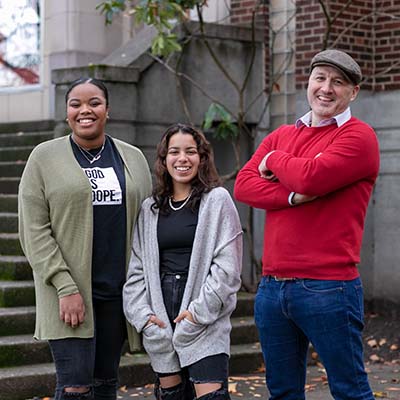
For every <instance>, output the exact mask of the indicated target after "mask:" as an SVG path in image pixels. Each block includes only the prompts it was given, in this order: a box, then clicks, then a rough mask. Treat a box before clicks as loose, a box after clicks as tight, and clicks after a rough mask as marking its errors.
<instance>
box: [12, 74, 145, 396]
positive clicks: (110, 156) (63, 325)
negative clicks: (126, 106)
mask: <svg viewBox="0 0 400 400" xmlns="http://www.w3.org/2000/svg"><path fill="white" fill-rule="evenodd" d="M66 105H67V121H68V124H69V126H70V128H71V130H72V133H71V135H68V136H65V137H61V138H57V139H53V140H50V141H48V142H44V143H42V144H40V145H39V146H37V147H36V148H35V149H34V150H33V152H32V153H31V155H30V157H29V159H28V162H27V165H26V167H25V170H24V173H23V175H22V179H21V184H20V188H19V199H18V200H19V234H20V240H21V244H22V248H23V250H24V253H25V255H26V257H27V259H28V261H29V263H30V265H31V266H32V269H33V276H34V281H35V293H36V328H35V335H34V336H35V338H37V339H41V340H48V341H49V344H50V348H51V351H52V354H53V358H54V361H55V366H56V373H57V387H56V393H55V400H63V399H66V398H71V396H73V398H74V399H95V400H100V399H109V400H111V399H112V400H114V399H116V391H117V387H118V382H117V378H118V365H119V361H120V355H121V349H122V345H123V343H124V341H125V339H126V336H127V333H128V336H129V339H130V342H131V345H132V341H133V339H134V337H133V336H132V331H131V329H130V328H129V327H128V329H127V325H126V323H125V318H124V315H123V310H122V286H123V284H124V282H125V274H126V266H127V264H128V262H129V257H130V244H131V232H132V228H133V224H134V221H135V220H136V217H137V214H138V211H139V208H140V205H141V203H142V201H143V199H145V198H146V197H147V196H149V194H150V193H151V176H150V171H149V168H148V164H147V162H146V160H145V158H144V156H143V154H142V153H141V151H140V150H139V149H137V148H135V147H133V146H131V145H129V144H127V143H124V142H122V141H120V140H117V139H112V138H111V137H110V136H108V135H106V133H105V125H106V121H107V119H108V112H109V104H108V91H107V88H106V87H105V86H104V84H103V83H102V82H101V81H99V80H96V79H91V78H83V79H79V80H77V81H75V82H73V83H72V84H71V86H70V87H69V89H68V91H67V93H66Z"/></svg>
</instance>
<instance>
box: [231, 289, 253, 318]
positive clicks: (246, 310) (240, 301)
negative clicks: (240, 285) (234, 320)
mask: <svg viewBox="0 0 400 400" xmlns="http://www.w3.org/2000/svg"><path fill="white" fill-rule="evenodd" d="M254 296H255V294H254V293H247V292H239V293H238V295H237V304H236V309H235V311H234V312H233V314H232V317H247V316H249V315H253V314H254Z"/></svg>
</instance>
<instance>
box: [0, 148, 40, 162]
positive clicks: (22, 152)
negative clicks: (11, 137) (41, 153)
mask: <svg viewBox="0 0 400 400" xmlns="http://www.w3.org/2000/svg"><path fill="white" fill-rule="evenodd" d="M34 147H35V146H11V147H2V148H0V161H20V160H21V161H25V160H27V159H28V157H29V154H31V151H32V150H33V148H34Z"/></svg>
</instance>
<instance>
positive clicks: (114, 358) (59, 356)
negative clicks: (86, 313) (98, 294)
mask: <svg viewBox="0 0 400 400" xmlns="http://www.w3.org/2000/svg"><path fill="white" fill-rule="evenodd" d="M93 310H94V319H95V336H94V337H93V338H90V339H80V338H66V339H58V340H50V341H49V344H50V348H51V352H52V354H53V359H54V362H55V366H56V375H57V386H56V392H55V396H54V400H67V399H69V400H115V399H116V398H117V397H116V396H117V389H118V367H119V362H120V358H121V350H122V346H123V344H124V341H125V339H126V336H127V335H126V323H125V317H124V314H123V311H122V300H110V301H100V300H93ZM66 387H87V388H89V391H88V392H87V393H83V394H82V393H77V392H72V393H67V392H65V390H64V389H65V388H66Z"/></svg>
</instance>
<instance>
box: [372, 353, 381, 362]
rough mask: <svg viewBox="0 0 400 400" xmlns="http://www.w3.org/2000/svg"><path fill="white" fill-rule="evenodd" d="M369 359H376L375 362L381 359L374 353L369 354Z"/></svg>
mask: <svg viewBox="0 0 400 400" xmlns="http://www.w3.org/2000/svg"><path fill="white" fill-rule="evenodd" d="M369 359H370V360H371V361H376V362H378V361H381V359H380V357H379V356H378V355H376V354H371V355H370V356H369Z"/></svg>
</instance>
